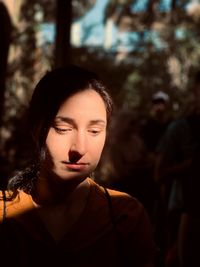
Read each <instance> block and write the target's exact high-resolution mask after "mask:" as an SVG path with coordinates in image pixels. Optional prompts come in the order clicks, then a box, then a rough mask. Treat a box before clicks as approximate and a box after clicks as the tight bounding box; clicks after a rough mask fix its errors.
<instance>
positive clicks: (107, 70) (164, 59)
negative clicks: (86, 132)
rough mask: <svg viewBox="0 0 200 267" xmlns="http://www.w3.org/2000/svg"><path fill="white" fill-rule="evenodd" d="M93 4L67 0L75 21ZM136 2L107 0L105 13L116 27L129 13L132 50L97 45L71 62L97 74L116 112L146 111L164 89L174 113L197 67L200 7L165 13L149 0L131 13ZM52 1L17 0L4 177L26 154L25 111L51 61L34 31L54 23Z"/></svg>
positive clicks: (180, 5) (76, 51)
mask: <svg viewBox="0 0 200 267" xmlns="http://www.w3.org/2000/svg"><path fill="white" fill-rule="evenodd" d="M95 2H96V1H95V0H84V1H77V0H73V1H72V6H73V7H74V8H73V18H74V19H77V18H80V17H81V16H82V15H83V14H85V13H86V12H87V10H89V9H90V8H91V7H92V6H93V5H94V4H95ZM135 2H136V1H129V0H127V1H125V0H124V1H120V0H111V1H110V4H109V5H108V6H107V10H106V12H105V22H106V21H107V19H108V18H110V17H115V19H116V21H117V23H118V24H117V25H119V23H120V19H121V18H122V16H124V15H128V16H130V17H131V18H132V23H131V25H129V27H130V28H129V31H134V32H137V33H138V36H139V39H138V42H137V44H136V45H135V44H134V45H135V47H134V49H133V50H132V51H131V52H128V53H125V54H124V56H123V57H122V58H120V59H119V54H118V52H113V51H105V50H104V49H103V48H100V47H97V48H94V47H93V48H92V47H81V48H74V47H72V48H71V58H72V62H73V63H76V64H79V65H82V66H85V67H88V68H91V69H93V70H95V71H97V72H98V73H100V74H101V75H102V77H103V78H104V79H105V80H106V81H107V84H108V87H109V88H110V90H111V93H112V95H113V98H114V100H115V103H116V108H117V109H121V108H128V109H138V110H139V111H140V112H142V113H144V114H147V115H148V110H149V109H148V107H149V103H150V99H151V95H152V94H153V93H154V92H155V91H157V90H163V91H166V92H167V93H168V94H169V95H170V99H171V107H172V109H171V112H172V113H173V115H174V116H178V115H180V114H181V113H182V112H183V111H184V109H185V108H186V106H187V105H188V104H190V103H191V102H190V100H191V97H190V83H191V78H192V75H193V74H194V72H195V71H196V70H197V69H198V68H200V63H199V62H200V46H199V41H200V40H199V39H200V34H199V33H200V27H199V24H200V11H199V10H200V8H199V6H198V8H199V9H198V8H196V7H195V8H193V9H192V8H191V6H190V9H188V10H186V9H185V5H186V4H187V3H188V1H183V0H182V1H180V0H179V1H174V0H173V1H171V7H170V9H169V10H167V11H165V10H159V8H158V4H159V1H157V0H151V1H147V8H146V10H145V11H143V12H138V13H137V12H135V11H132V5H133V3H135ZM55 4H56V1H53V0H43V1H37V0H23V1H22V5H21V10H20V17H19V21H18V24H17V25H15V29H14V31H13V38H12V46H11V49H10V51H11V52H10V53H11V60H10V63H9V73H8V80H7V91H6V101H5V111H4V117H3V122H4V125H3V126H2V129H1V143H0V148H1V151H2V153H1V158H2V162H4V163H3V165H2V166H0V167H1V173H3V175H5V176H7V175H9V174H10V173H11V171H12V170H14V169H16V168H20V167H21V166H22V165H23V164H25V162H26V158H28V153H31V151H30V149H29V146H28V143H27V142H26V141H25V140H26V128H25V126H24V125H25V118H24V115H23V114H24V110H25V109H26V107H27V104H28V102H29V99H30V96H31V93H32V89H33V87H34V85H35V82H36V81H37V80H38V79H39V78H40V77H41V76H42V74H43V73H44V72H45V71H46V70H48V69H49V68H51V67H52V65H53V64H54V44H44V45H43V46H40V47H38V43H37V42H38V36H37V34H38V29H39V27H40V23H41V22H55V8H56V6H55ZM119 7H120V9H119ZM119 10H120V12H119ZM38 14H41V16H38ZM175 106H176V107H179V109H178V108H176V109H173V107H175ZM20 147H23V149H21V148H20ZM25 151H27V152H26V153H25ZM19 158H20V160H19ZM5 162H6V163H5Z"/></svg>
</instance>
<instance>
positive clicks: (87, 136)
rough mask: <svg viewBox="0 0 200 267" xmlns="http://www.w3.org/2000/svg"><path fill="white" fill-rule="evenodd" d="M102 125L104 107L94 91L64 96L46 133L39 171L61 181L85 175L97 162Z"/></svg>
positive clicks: (102, 138)
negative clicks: (41, 165)
mask: <svg viewBox="0 0 200 267" xmlns="http://www.w3.org/2000/svg"><path fill="white" fill-rule="evenodd" d="M106 125H107V114H106V107H105V104H104V102H103V99H102V98H101V96H100V95H99V94H98V93H97V92H96V91H94V90H92V89H87V90H85V91H82V92H78V93H76V94H75V95H73V96H71V97H70V98H68V99H67V100H66V101H64V103H63V104H62V105H61V107H60V109H59V111H58V113H57V115H56V117H55V120H54V122H53V124H52V125H51V127H50V130H49V132H48V135H47V139H46V156H45V159H44V162H43V171H45V172H46V173H53V174H54V175H56V176H57V177H59V178H60V179H62V180H69V179H76V178H81V179H83V178H85V177H87V176H88V175H89V174H90V173H91V172H92V171H93V170H94V169H95V168H96V166H97V164H98V162H99V159H100V156H101V153H102V150H103V147H104V143H105V138H106Z"/></svg>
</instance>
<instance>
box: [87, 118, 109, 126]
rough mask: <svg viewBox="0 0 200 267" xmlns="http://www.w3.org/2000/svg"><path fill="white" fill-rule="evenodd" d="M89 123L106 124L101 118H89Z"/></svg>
mask: <svg viewBox="0 0 200 267" xmlns="http://www.w3.org/2000/svg"><path fill="white" fill-rule="evenodd" d="M90 124H91V125H94V124H102V125H106V121H105V120H102V119H97V120H91V121H90Z"/></svg>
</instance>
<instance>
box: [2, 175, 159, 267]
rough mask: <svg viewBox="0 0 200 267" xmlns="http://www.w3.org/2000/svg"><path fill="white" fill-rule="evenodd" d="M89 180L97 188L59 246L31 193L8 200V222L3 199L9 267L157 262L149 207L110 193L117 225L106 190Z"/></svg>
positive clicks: (4, 243)
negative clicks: (112, 217)
mask: <svg viewBox="0 0 200 267" xmlns="http://www.w3.org/2000/svg"><path fill="white" fill-rule="evenodd" d="M89 181H90V185H91V186H90V188H91V189H90V194H89V198H88V202H87V205H86V208H85V210H84V213H83V214H82V215H81V217H80V219H79V220H78V221H77V222H76V223H75V224H74V225H73V227H72V229H71V231H70V232H68V233H67V234H66V236H64V238H63V239H62V240H61V241H60V242H59V243H56V242H55V241H54V240H53V238H52V237H51V235H50V234H49V232H48V231H47V229H46V228H45V226H44V224H43V223H42V221H41V220H40V217H39V216H38V213H37V211H36V207H35V206H34V205H33V202H32V198H31V196H30V195H27V194H25V193H24V192H22V191H20V192H19V195H18V197H17V198H16V199H14V200H13V201H11V202H9V201H7V203H6V220H5V221H4V222H3V223H2V217H3V201H1V202H0V218H1V219H0V221H1V224H0V241H1V243H0V244H1V256H0V260H1V263H3V262H5V263H6V266H7V267H8V266H20V267H23V266H26V267H29V266H30V267H31V266H42V265H43V266H48V267H49V266H70V267H71V266H81V267H84V266H87V267H90V266H91V267H98V266H101V267H102V266H115V267H117V266H134V267H137V266H138V267H139V266H142V264H143V263H145V262H149V261H150V262H152V261H154V257H155V244H154V241H153V233H152V227H151V224H150V221H149V219H148V216H147V213H146V211H145V210H144V208H143V206H142V205H141V204H140V203H139V202H138V201H137V200H136V199H134V198H132V197H131V196H129V195H127V194H126V193H121V192H118V191H114V190H108V191H109V195H110V197H111V202H112V211H113V215H114V223H113V222H112V219H111V214H110V208H109V205H108V199H107V197H106V194H105V191H104V189H103V188H102V187H100V186H99V185H98V184H96V183H95V182H94V181H92V180H91V179H89ZM9 264H10V265H9ZM2 266H3V265H2Z"/></svg>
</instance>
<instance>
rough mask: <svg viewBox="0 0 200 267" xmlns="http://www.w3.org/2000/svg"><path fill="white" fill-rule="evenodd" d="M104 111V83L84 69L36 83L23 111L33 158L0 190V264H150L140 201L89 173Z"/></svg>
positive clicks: (101, 139)
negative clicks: (34, 152)
mask: <svg viewBox="0 0 200 267" xmlns="http://www.w3.org/2000/svg"><path fill="white" fill-rule="evenodd" d="M111 113H112V100H111V98H110V96H109V94H108V92H107V91H106V87H105V85H104V84H103V82H102V81H101V80H100V79H99V78H98V76H97V75H96V74H94V73H92V72H90V71H88V70H85V69H82V68H81V67H77V66H67V67H64V68H59V69H54V70H52V71H50V72H49V73H47V74H46V75H45V76H44V77H43V78H42V79H41V80H40V81H39V83H38V84H37V86H36V88H35V90H34V93H33V96H32V99H31V102H30V108H29V113H28V114H29V124H30V129H31V134H32V137H33V140H34V144H35V147H36V155H35V162H34V164H33V165H32V166H31V167H30V168H27V169H26V170H24V171H22V172H19V173H18V174H17V175H16V176H14V177H13V178H12V179H11V180H10V181H9V191H8V192H2V201H1V210H0V215H1V218H2V222H1V225H0V240H1V255H2V256H1V262H6V265H7V266H13V265H15V266H20V267H21V266H26V267H27V266H38V265H43V266H60V265H61V264H62V265H63V266H143V267H144V266H145V267H147V266H148V267H149V266H154V265H153V261H154V256H155V246H154V242H153V235H152V230H151V225H150V222H149V219H148V216H147V214H146V211H145V210H144V208H143V206H142V205H141V204H140V203H139V202H138V201H137V200H136V199H134V198H132V197H130V196H129V195H127V194H125V193H121V192H117V191H113V190H107V189H104V188H103V187H100V186H99V185H98V184H96V183H95V182H94V181H93V180H92V179H91V178H89V177H90V174H91V173H92V172H93V171H94V170H95V168H96V166H97V164H98V162H99V159H100V156H101V153H102V150H103V147H104V143H105V139H106V129H107V124H108V121H109V119H110V115H111ZM3 193H4V194H3ZM6 199H7V200H6ZM11 255H12V257H11ZM8 259H9V260H8Z"/></svg>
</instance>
